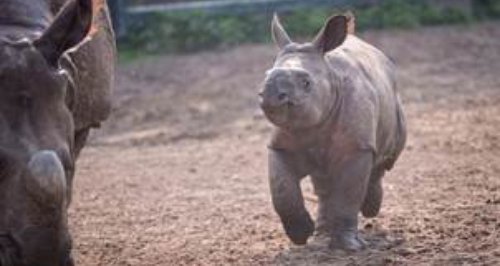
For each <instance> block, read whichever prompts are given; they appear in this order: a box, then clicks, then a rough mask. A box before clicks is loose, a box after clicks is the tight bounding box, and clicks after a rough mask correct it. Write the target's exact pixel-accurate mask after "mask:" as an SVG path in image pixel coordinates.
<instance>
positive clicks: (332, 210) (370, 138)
mask: <svg viewBox="0 0 500 266" xmlns="http://www.w3.org/2000/svg"><path fill="white" fill-rule="evenodd" d="M272 33H273V38H274V40H275V42H276V43H277V45H278V47H279V48H280V52H279V54H278V56H277V58H276V61H275V63H274V66H273V68H271V69H270V70H269V71H267V76H266V79H265V82H264V84H265V85H264V88H263V91H262V92H261V93H260V95H261V106H262V109H263V110H264V113H265V115H266V116H267V118H268V119H269V120H270V121H271V122H272V123H273V124H274V125H275V130H274V134H273V138H272V141H271V143H270V145H269V179H270V186H271V192H272V200H273V204H274V208H275V210H276V211H277V213H278V214H279V216H280V218H281V221H282V223H283V226H284V228H285V231H286V233H287V235H288V236H289V237H290V239H291V240H292V241H293V242H294V243H296V244H305V243H306V241H307V239H308V238H309V236H311V235H312V234H313V233H314V231H315V229H316V231H317V232H318V233H319V234H327V235H329V236H330V237H331V242H330V247H331V248H340V249H346V250H351V251H356V250H360V249H362V248H363V247H364V246H365V242H364V241H363V239H362V238H361V237H360V236H359V235H358V228H357V226H358V213H359V212H360V211H361V213H362V214H363V215H364V216H366V217H373V216H375V215H377V214H378V212H379V210H380V206H381V203H382V195H383V190H382V176H383V175H384V173H385V172H386V171H387V170H390V169H391V168H392V167H393V165H394V163H395V161H396V159H397V158H398V157H399V154H400V153H401V151H402V150H403V147H404V144H405V140H406V125H405V119H404V115H403V111H402V108H401V103H400V100H399V96H398V94H397V89H396V86H395V83H396V82H395V70H394V65H393V63H392V62H391V61H390V60H389V59H388V58H387V57H386V56H385V55H384V54H383V53H382V52H380V51H379V50H378V49H376V48H375V47H373V46H372V45H369V44H368V43H366V42H364V41H362V40H361V39H359V38H357V37H356V36H354V35H353V33H354V17H353V16H352V15H346V16H344V15H339V16H334V17H332V18H330V19H329V20H328V21H327V22H326V24H325V26H324V27H323V29H322V30H321V31H320V33H319V34H318V35H317V37H316V38H315V39H314V40H313V41H312V42H308V43H304V44H298V43H295V42H292V41H291V40H290V38H289V37H288V34H287V33H286V32H285V30H284V29H283V27H282V25H281V24H280V22H279V20H278V18H277V17H276V16H275V17H274V20H273V23H272ZM307 175H310V176H311V179H312V182H313V185H314V190H315V193H316V194H317V195H318V199H319V206H318V217H317V220H316V222H317V224H316V228H315V226H314V222H313V221H312V219H311V217H310V215H309V213H308V212H307V210H306V208H305V207H304V200H303V196H302V193H301V190H300V180H301V179H302V178H304V177H305V176H307Z"/></svg>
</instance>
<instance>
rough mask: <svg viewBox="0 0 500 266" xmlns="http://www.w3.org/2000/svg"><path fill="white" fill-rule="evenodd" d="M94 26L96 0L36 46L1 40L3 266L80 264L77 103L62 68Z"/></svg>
mask: <svg viewBox="0 0 500 266" xmlns="http://www.w3.org/2000/svg"><path fill="white" fill-rule="evenodd" d="M91 20H92V2H91V0H75V1H69V2H68V4H66V5H65V6H64V7H63V8H62V10H61V12H60V13H59V14H58V15H57V16H56V17H55V19H54V21H53V23H52V24H51V25H50V26H49V27H48V28H47V29H46V30H45V31H44V32H43V33H41V34H40V35H39V37H37V38H35V39H34V40H28V39H23V40H12V39H8V38H7V39H3V40H0V265H1V266H11V265H12V266H18V265H28V266H29V265H33V266H34V265H36V266H45V265H46V266H59V265H61V266H62V265H64V266H66V265H72V264H73V263H72V259H71V254H70V251H71V238H70V235H69V232H68V228H67V206H68V204H69V202H70V197H71V183H72V178H73V174H74V171H73V166H74V159H75V158H74V156H75V155H74V151H73V142H74V123H73V118H72V115H71V112H70V107H71V104H72V103H71V102H72V100H73V99H71V97H72V95H71V91H70V89H69V87H70V83H71V82H70V80H69V79H70V78H69V76H68V75H67V74H66V73H65V72H64V71H63V70H62V69H61V68H60V67H59V63H58V62H59V59H60V57H61V56H62V55H63V54H64V53H65V52H66V51H67V50H68V49H70V48H72V47H74V46H75V45H77V44H78V43H80V42H81V41H82V40H83V39H84V38H85V36H86V35H87V33H88V31H89V28H90V25H91Z"/></svg>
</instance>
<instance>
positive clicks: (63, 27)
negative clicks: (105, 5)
mask: <svg viewBox="0 0 500 266" xmlns="http://www.w3.org/2000/svg"><path fill="white" fill-rule="evenodd" d="M91 26H92V0H71V1H69V2H68V3H67V4H66V5H64V6H63V7H62V8H61V11H60V12H59V13H58V14H57V16H56V17H55V19H54V21H53V22H52V24H51V25H50V26H49V28H48V29H47V30H46V31H45V32H44V33H43V34H42V36H40V37H39V38H38V39H37V40H35V41H34V45H35V47H36V48H37V49H38V50H39V51H40V53H42V55H43V56H44V57H45V59H46V60H47V62H48V63H49V64H50V65H52V66H55V67H57V63H58V61H59V58H60V57H61V55H62V54H63V53H64V52H65V51H66V50H68V49H70V48H72V47H73V46H75V45H77V44H78V43H80V42H81V41H82V40H83V39H84V38H85V37H86V36H87V34H88V32H89V30H90V28H91Z"/></svg>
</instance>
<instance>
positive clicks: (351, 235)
mask: <svg viewBox="0 0 500 266" xmlns="http://www.w3.org/2000/svg"><path fill="white" fill-rule="evenodd" d="M366 246H367V243H366V241H365V240H364V239H363V238H362V237H361V236H360V235H359V234H358V232H357V231H343V232H336V233H334V234H333V235H332V238H331V240H330V245H329V248H330V249H342V250H345V251H349V252H357V251H361V250H363V249H365V248H366Z"/></svg>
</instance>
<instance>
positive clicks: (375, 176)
mask: <svg viewBox="0 0 500 266" xmlns="http://www.w3.org/2000/svg"><path fill="white" fill-rule="evenodd" d="M384 173H385V170H384V169H383V167H377V168H375V169H373V171H372V174H371V176H370V182H369V183H368V188H367V190H366V195H365V199H364V201H363V206H362V207H361V213H363V216H365V217H367V218H371V217H375V216H377V214H378V213H379V212H380V207H381V206H382V200H383V197H384V190H383V188H382V177H383V176H384Z"/></svg>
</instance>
